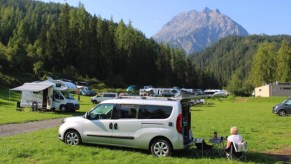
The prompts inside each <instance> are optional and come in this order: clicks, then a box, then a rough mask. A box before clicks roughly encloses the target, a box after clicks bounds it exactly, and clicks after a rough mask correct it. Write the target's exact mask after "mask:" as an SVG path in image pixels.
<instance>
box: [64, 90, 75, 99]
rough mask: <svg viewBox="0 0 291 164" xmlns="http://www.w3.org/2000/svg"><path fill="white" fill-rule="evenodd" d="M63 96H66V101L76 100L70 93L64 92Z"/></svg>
mask: <svg viewBox="0 0 291 164" xmlns="http://www.w3.org/2000/svg"><path fill="white" fill-rule="evenodd" d="M62 94H63V95H64V96H65V98H66V99H69V100H75V99H74V97H73V95H72V94H70V93H69V92H62Z"/></svg>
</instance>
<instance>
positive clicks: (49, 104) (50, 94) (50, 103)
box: [46, 87, 53, 110]
mask: <svg viewBox="0 0 291 164" xmlns="http://www.w3.org/2000/svg"><path fill="white" fill-rule="evenodd" d="M46 104H47V105H46V109H48V110H50V109H52V108H53V87H49V88H47V102H46Z"/></svg>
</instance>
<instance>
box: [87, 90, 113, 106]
mask: <svg viewBox="0 0 291 164" xmlns="http://www.w3.org/2000/svg"><path fill="white" fill-rule="evenodd" d="M117 97H118V94H117V93H113V92H104V93H101V94H98V95H96V96H93V97H91V102H92V103H93V104H98V103H100V102H102V101H104V100H109V99H114V98H117Z"/></svg>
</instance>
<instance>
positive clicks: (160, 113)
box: [138, 105, 173, 119]
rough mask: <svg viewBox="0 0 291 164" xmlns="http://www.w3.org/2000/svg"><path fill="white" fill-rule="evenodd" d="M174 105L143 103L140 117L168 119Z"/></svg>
mask: <svg viewBox="0 0 291 164" xmlns="http://www.w3.org/2000/svg"><path fill="white" fill-rule="evenodd" d="M172 110H173V107H172V106H159V105H141V106H140V109H139V113H138V118H139V119H166V118H168V117H170V115H171V113H172Z"/></svg>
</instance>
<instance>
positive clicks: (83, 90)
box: [80, 87, 96, 96]
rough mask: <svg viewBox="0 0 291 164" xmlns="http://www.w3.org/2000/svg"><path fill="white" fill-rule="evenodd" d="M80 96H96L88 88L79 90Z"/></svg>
mask: <svg viewBox="0 0 291 164" xmlns="http://www.w3.org/2000/svg"><path fill="white" fill-rule="evenodd" d="M80 94H81V95H85V96H93V95H96V91H94V90H90V89H89V88H88V87H82V88H81V90H80Z"/></svg>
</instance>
